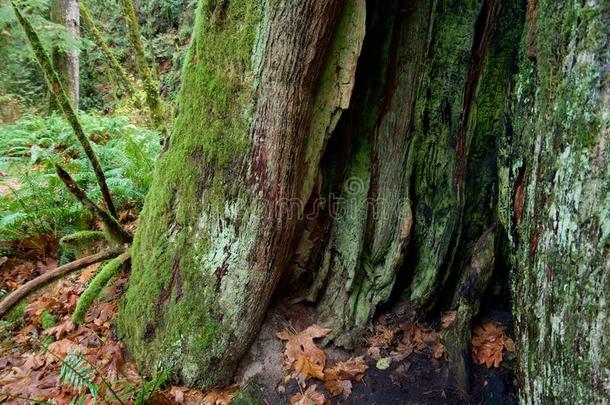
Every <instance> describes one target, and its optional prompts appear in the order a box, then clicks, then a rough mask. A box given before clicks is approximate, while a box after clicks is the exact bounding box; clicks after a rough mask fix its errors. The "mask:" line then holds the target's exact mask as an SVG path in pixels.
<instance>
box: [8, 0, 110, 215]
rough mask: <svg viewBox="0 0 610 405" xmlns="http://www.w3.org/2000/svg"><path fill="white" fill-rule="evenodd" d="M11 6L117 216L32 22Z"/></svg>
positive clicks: (79, 124) (106, 186) (99, 166)
mask: <svg viewBox="0 0 610 405" xmlns="http://www.w3.org/2000/svg"><path fill="white" fill-rule="evenodd" d="M11 6H12V8H13V10H14V11H15V15H16V16H17V20H19V23H20V25H21V26H22V27H23V30H24V31H25V35H26V37H27V38H28V42H29V43H30V46H31V47H32V50H33V51H34V56H35V57H36V60H37V61H38V63H39V64H40V67H41V68H42V72H43V73H44V77H45V79H46V81H47V85H48V86H49V90H50V91H51V97H53V99H55V101H56V102H57V104H58V105H59V106H60V108H61V110H62V111H63V113H64V117H65V118H66V120H67V121H68V123H69V124H70V126H71V127H72V130H73V131H74V136H76V139H77V140H78V142H79V143H80V144H81V146H82V147H83V150H84V151H85V155H87V159H89V162H90V163H91V166H92V168H93V172H94V173H95V177H96V179H97V183H98V185H99V187H100V190H101V192H102V198H103V199H104V202H105V203H106V206H107V208H108V212H110V215H112V216H113V217H114V218H118V217H117V213H116V209H115V208H114V203H113V202H112V197H111V195H110V190H109V189H108V184H107V183H106V176H105V175H104V171H103V170H102V166H101V165H100V161H99V159H98V157H97V155H96V154H95V151H94V150H93V147H92V146H91V142H90V141H89V138H87V135H85V131H84V130H83V127H82V125H81V123H80V121H79V119H78V116H77V115H76V110H75V109H74V107H72V104H70V100H69V97H68V94H67V93H66V90H65V89H64V87H63V85H62V83H61V80H60V79H59V75H58V74H57V72H55V70H54V69H53V65H52V63H51V59H50V58H49V55H48V54H47V52H46V51H45V49H44V47H43V46H42V42H40V38H39V37H38V34H37V33H36V31H34V28H33V27H32V24H30V22H29V21H28V20H27V19H26V18H25V17H24V15H23V14H22V13H21V11H20V10H19V8H18V7H17V5H16V4H15V2H14V1H11Z"/></svg>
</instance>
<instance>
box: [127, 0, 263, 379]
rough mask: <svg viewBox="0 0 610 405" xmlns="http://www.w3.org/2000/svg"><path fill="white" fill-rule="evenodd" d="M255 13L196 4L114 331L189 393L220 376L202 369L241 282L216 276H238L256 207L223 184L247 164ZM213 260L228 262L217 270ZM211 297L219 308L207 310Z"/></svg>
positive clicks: (258, 18) (252, 4) (246, 7)
mask: <svg viewBox="0 0 610 405" xmlns="http://www.w3.org/2000/svg"><path fill="white" fill-rule="evenodd" d="M263 14H264V13H263V2H262V1H259V0H250V1H239V2H237V1H231V2H226V1H201V2H200V6H199V9H198V10H197V15H196V22H195V28H194V32H193V37H192V41H191V45H190V48H189V52H188V55H187V58H186V61H185V67H184V73H183V82H182V89H181V93H180V96H179V101H178V105H179V107H178V108H179V115H178V118H177V121H176V124H175V129H174V132H173V134H172V136H171V138H170V141H169V148H168V150H167V151H166V152H164V153H163V154H162V156H161V157H160V159H159V160H158V162H157V166H156V169H155V170H156V173H155V176H154V182H153V184H152V186H151V189H150V191H149V194H148V196H147V197H146V201H145V204H144V210H143V212H142V214H141V216H140V225H139V227H138V231H137V234H136V237H135V240H134V244H133V247H132V249H133V261H132V275H131V277H130V280H129V288H128V290H127V293H126V294H125V296H124V299H123V300H122V302H121V308H120V312H119V317H118V322H117V323H118V329H119V332H120V333H121V335H123V336H124V338H125V340H126V342H127V344H128V347H129V349H130V351H131V352H132V353H133V354H134V357H135V358H136V359H137V361H138V365H139V366H140V368H141V369H142V370H143V371H144V372H145V373H149V374H153V373H154V372H155V371H156V370H160V369H168V368H170V367H171V368H173V370H175V372H174V375H173V377H172V378H173V379H174V380H175V381H178V380H180V381H181V382H182V383H184V384H187V385H190V386H200V387H209V386H210V385H214V384H218V383H219V382H226V381H228V379H229V378H230V377H231V376H230V375H229V374H230V372H231V371H230V370H217V371H216V372H214V373H207V370H208V369H209V368H211V367H213V366H215V365H217V363H218V359H220V358H221V357H225V358H226V353H227V352H230V351H231V341H232V339H235V337H234V336H235V333H236V331H239V325H237V322H238V321H237V318H238V317H237V311H239V307H240V305H239V303H240V302H241V301H243V299H244V298H243V297H242V296H241V295H240V294H243V291H245V290H246V287H245V285H243V284H245V283H247V279H245V278H244V277H247V275H246V274H245V273H244V276H243V277H241V276H239V275H237V274H235V276H232V277H224V278H223V277H222V276H217V274H221V273H220V272H221V271H222V270H219V269H221V268H223V266H227V267H229V268H231V269H246V268H247V264H246V262H245V260H246V259H245V258H246V257H247V254H246V253H244V250H245V249H247V247H248V246H251V245H252V244H253V243H255V242H254V238H255V235H253V234H251V232H252V230H255V229H256V226H255V222H254V221H256V217H257V214H258V211H257V207H256V206H252V204H250V203H249V202H248V199H249V196H248V192H247V190H244V189H242V187H243V183H242V185H241V186H240V185H239V184H238V182H235V181H232V180H234V178H235V171H236V168H237V167H241V165H242V163H243V161H244V159H246V158H247V145H248V130H249V126H250V124H251V119H252V117H251V116H252V111H253V106H254V101H255V90H256V89H255V82H256V80H257V78H256V74H257V73H256V71H255V69H256V67H253V66H252V65H251V55H252V54H253V49H255V48H256V46H257V44H258V43H259V41H256V35H257V32H258V33H259V34H260V35H264V34H265V32H264V31H261V29H260V27H261V26H262V25H264V23H263ZM260 42H264V41H260ZM246 207H248V209H247V210H246ZM243 212H248V214H245V215H244V216H243V217H242V214H241V213H243ZM238 216H239V217H238ZM249 230H250V231H249ZM249 232H250V233H249ZM223 252H231V255H230V258H228V259H227V261H226V262H224V261H223V257H224V253H223ZM217 272H218V273H217ZM221 278H222V284H221ZM229 284H230V285H229ZM218 289H222V290H223V294H222V296H223V297H226V301H224V299H223V301H216V299H215V298H214V297H215V296H217V291H218ZM235 361H237V359H235Z"/></svg>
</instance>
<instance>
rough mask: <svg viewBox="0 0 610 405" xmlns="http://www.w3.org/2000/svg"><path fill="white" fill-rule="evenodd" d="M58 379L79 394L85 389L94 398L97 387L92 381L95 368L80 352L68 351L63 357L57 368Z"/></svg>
mask: <svg viewBox="0 0 610 405" xmlns="http://www.w3.org/2000/svg"><path fill="white" fill-rule="evenodd" d="M59 379H60V381H61V382H62V383H64V384H65V385H67V386H69V387H71V388H73V389H74V390H76V391H77V392H78V393H79V395H80V394H82V393H83V391H84V390H85V389H86V391H88V392H89V393H90V394H91V396H92V397H93V398H94V399H95V398H96V395H97V390H98V387H97V385H95V384H94V383H93V381H94V380H95V370H94V369H93V367H92V366H91V365H90V364H89V363H88V362H87V360H85V359H84V358H83V356H82V355H81V354H80V353H78V352H76V351H70V352H69V353H68V355H67V356H66V357H65V358H64V359H63V361H62V363H61V368H60V369H59Z"/></svg>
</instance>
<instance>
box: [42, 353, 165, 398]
mask: <svg viewBox="0 0 610 405" xmlns="http://www.w3.org/2000/svg"><path fill="white" fill-rule="evenodd" d="M52 355H53V356H55V355H54V354H52ZM169 375H170V371H169V370H166V371H163V372H160V373H158V374H157V375H155V376H154V377H153V378H152V379H151V380H142V382H141V385H139V386H134V385H132V384H131V383H129V382H127V381H117V382H115V383H114V384H111V383H110V382H109V381H108V380H106V379H105V378H104V377H103V376H101V375H99V370H97V369H96V368H95V367H94V366H93V365H92V364H91V363H89V362H88V361H87V359H86V358H85V357H84V356H83V355H81V354H80V353H78V352H76V351H70V352H69V353H68V355H67V356H66V357H65V358H64V359H63V360H61V368H60V371H59V378H60V381H61V382H62V383H63V384H65V385H67V386H69V387H71V388H73V389H74V390H75V391H77V395H76V396H74V397H73V398H72V401H71V402H70V403H71V404H81V403H85V401H86V399H87V397H88V396H91V398H92V399H93V401H94V403H97V399H98V398H99V399H101V400H102V402H104V403H109V404H114V403H119V404H124V403H126V402H131V401H133V402H131V403H133V404H134V405H144V404H147V403H149V401H150V398H151V397H152V395H153V394H154V393H155V392H157V391H158V390H159V389H160V388H161V387H162V386H163V384H165V382H166V381H167V379H168V378H169ZM96 379H99V380H101V383H100V384H95V380H96ZM102 386H103V387H105V388H106V389H103V390H102V389H100V388H102ZM87 403H89V402H87Z"/></svg>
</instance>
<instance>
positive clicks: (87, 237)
mask: <svg viewBox="0 0 610 405" xmlns="http://www.w3.org/2000/svg"><path fill="white" fill-rule="evenodd" d="M106 238H107V235H106V233H105V232H101V231H79V232H75V233H72V234H70V235H66V236H64V237H63V238H61V239H60V240H59V245H60V246H61V247H62V248H64V249H65V248H67V247H75V248H83V247H87V245H90V244H91V243H93V242H95V241H98V240H102V239H106Z"/></svg>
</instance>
